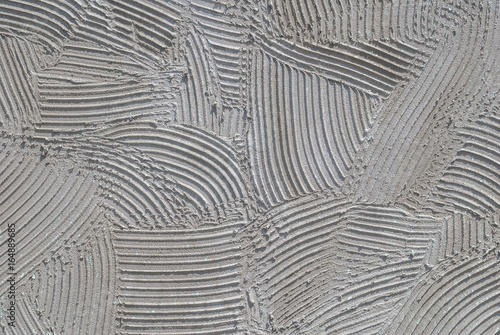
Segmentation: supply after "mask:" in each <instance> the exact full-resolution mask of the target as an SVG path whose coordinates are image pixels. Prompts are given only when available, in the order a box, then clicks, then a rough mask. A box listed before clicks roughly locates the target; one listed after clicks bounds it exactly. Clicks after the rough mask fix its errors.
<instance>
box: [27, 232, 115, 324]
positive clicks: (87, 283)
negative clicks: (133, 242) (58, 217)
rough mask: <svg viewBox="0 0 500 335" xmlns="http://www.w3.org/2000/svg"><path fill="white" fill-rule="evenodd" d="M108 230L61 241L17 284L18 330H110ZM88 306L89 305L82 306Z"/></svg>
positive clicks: (111, 266)
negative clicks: (61, 245) (79, 242)
mask: <svg viewBox="0 0 500 335" xmlns="http://www.w3.org/2000/svg"><path fill="white" fill-rule="evenodd" d="M114 256H115V254H114V252H113V250H112V245H111V238H110V234H109V232H106V231H104V230H103V229H97V230H95V231H94V234H93V236H92V238H91V240H90V241H88V242H87V243H84V244H82V245H78V246H76V245H73V246H71V247H66V248H64V249H63V250H61V251H60V252H58V253H57V254H56V255H53V256H52V257H51V258H50V259H48V260H46V261H44V262H43V263H42V264H41V265H40V266H38V267H37V268H36V269H35V270H34V271H33V274H32V275H31V277H30V278H29V279H28V281H27V282H26V283H25V284H24V285H23V287H22V288H21V290H22V292H23V295H22V300H21V304H22V309H21V312H22V313H23V317H22V318H21V322H22V325H20V328H21V331H22V332H26V333H34V332H35V331H37V332H39V333H42V332H45V329H51V330H52V332H54V333H55V334H97V333H102V334H111V333H113V332H114V327H115V318H114V312H113V309H114V306H113V304H114V302H113V300H112V299H109V298H110V297H112V296H113V295H114V290H115V285H116V278H115V273H116V269H115V259H114ZM89 306H91V308H88V307H89Z"/></svg>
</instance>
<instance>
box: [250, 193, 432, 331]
mask: <svg viewBox="0 0 500 335" xmlns="http://www.w3.org/2000/svg"><path fill="white" fill-rule="evenodd" d="M271 213H272V214H271ZM271 213H270V215H269V218H268V219H266V220H262V221H257V222H256V226H255V227H254V228H253V229H254V231H253V232H252V230H250V231H249V232H252V235H253V236H256V237H255V238H254V240H251V241H252V242H251V243H250V246H251V248H252V249H256V250H257V251H258V253H257V254H256V255H255V258H254V259H253V261H252V262H251V264H253V266H254V267H255V270H254V271H255V276H256V277H255V281H254V282H253V283H252V284H251V285H252V286H251V288H250V289H251V290H254V291H255V292H256V293H254V294H255V295H260V296H261V299H260V300H259V304H261V305H260V306H259V308H254V309H253V314H254V318H255V319H256V320H259V321H260V322H259V323H258V324H257V325H256V327H258V328H257V329H266V330H267V331H268V332H270V333H274V332H281V333H284V334H295V333H302V332H305V333H308V334H309V333H311V334H313V333H318V334H360V333H363V334H376V333H377V332H378V331H379V330H380V329H381V327H382V326H383V325H384V322H385V321H386V319H387V317H388V315H389V312H390V311H391V310H393V309H394V306H397V304H399V303H401V302H402V301H403V300H404V297H405V295H406V294H407V293H408V292H409V291H410V290H411V288H412V287H413V286H414V285H415V284H416V280H417V278H418V277H419V276H420V274H421V273H422V271H424V264H425V263H427V262H428V261H429V256H430V246H431V240H432V239H433V238H434V237H435V236H436V234H437V232H438V227H439V225H438V222H437V221H436V220H435V219H434V218H432V217H413V216H411V215H409V214H408V213H406V212H404V211H402V210H394V209H388V208H385V207H373V206H353V205H352V204H350V203H348V202H346V201H335V200H333V199H332V197H331V196H330V197H321V198H319V199H314V198H312V199H309V200H307V201H305V200H301V201H298V200H295V201H291V202H290V203H289V204H286V205H283V206H280V207H278V208H276V209H274V210H272V212H271ZM340 269H342V270H340ZM291 306H294V307H293V308H291ZM266 311H268V312H267V313H266Z"/></svg>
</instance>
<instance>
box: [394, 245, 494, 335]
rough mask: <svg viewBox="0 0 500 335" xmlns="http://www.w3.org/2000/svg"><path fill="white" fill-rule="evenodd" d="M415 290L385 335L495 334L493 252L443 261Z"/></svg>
mask: <svg viewBox="0 0 500 335" xmlns="http://www.w3.org/2000/svg"><path fill="white" fill-rule="evenodd" d="M439 270H440V271H439V272H438V271H437V270H436V271H435V272H434V271H433V272H430V273H429V274H428V276H427V278H426V280H423V281H422V282H421V283H419V284H418V285H417V287H416V288H415V290H414V292H413V294H412V296H411V299H409V300H408V301H407V302H406V304H405V306H404V307H403V308H402V309H401V312H400V314H399V315H398V316H397V318H396V322H397V323H396V325H397V326H394V327H390V328H389V330H388V332H387V334H401V333H404V334H443V333H444V334H446V333H448V334H496V333H498V330H499V328H498V311H499V310H500V298H499V297H500V293H499V292H500V291H499V283H498V276H499V274H500V266H499V264H498V259H497V257H496V256H495V255H494V253H489V254H488V255H486V256H479V255H475V253H472V254H470V255H469V257H467V258H465V259H461V260H454V261H453V262H451V263H450V262H444V263H443V264H441V265H440V268H439Z"/></svg>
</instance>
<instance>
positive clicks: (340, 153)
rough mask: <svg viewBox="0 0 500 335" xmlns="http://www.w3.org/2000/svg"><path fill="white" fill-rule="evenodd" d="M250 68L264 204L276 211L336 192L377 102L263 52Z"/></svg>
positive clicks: (252, 138)
mask: <svg viewBox="0 0 500 335" xmlns="http://www.w3.org/2000/svg"><path fill="white" fill-rule="evenodd" d="M252 63H253V69H254V70H253V73H252V94H251V96H252V110H253V114H254V115H253V117H254V118H255V121H254V122H252V124H251V128H250V131H249V136H248V151H249V155H250V166H251V171H252V180H253V183H254V185H255V188H256V190H257V193H258V196H259V197H260V198H261V201H262V202H263V203H264V204H265V205H266V206H273V205H276V204H279V203H282V202H283V201H286V200H290V199H293V198H295V197H297V196H300V195H305V194H308V193H312V192H315V191H321V190H324V189H337V190H338V189H339V188H340V186H341V185H342V182H343V180H344V178H345V176H346V173H347V171H348V170H349V169H350V168H351V167H352V163H353V159H354V156H355V154H356V152H357V151H358V150H359V149H360V145H361V143H362V142H363V141H364V140H365V139H366V134H367V131H368V130H369V129H370V127H371V126H372V124H373V119H374V117H375V115H374V114H375V112H376V108H377V103H378V100H377V99H376V98H373V97H370V96H368V95H366V94H364V93H363V92H361V91H359V90H356V89H352V88H351V87H349V86H347V85H343V84H339V83H336V82H333V81H331V80H328V79H326V78H324V77H321V76H319V75H316V74H314V73H308V72H305V71H301V70H300V69H296V68H294V67H292V66H290V65H288V64H287V63H283V62H281V61H280V60H279V59H276V58H274V57H272V56H270V55H268V54H266V53H264V52H261V51H259V52H256V53H255V54H254V57H253V59H252ZM269 73H270V74H271V76H270V77H269V76H267V74H269ZM318 135H319V136H318Z"/></svg>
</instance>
